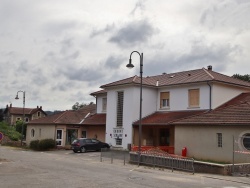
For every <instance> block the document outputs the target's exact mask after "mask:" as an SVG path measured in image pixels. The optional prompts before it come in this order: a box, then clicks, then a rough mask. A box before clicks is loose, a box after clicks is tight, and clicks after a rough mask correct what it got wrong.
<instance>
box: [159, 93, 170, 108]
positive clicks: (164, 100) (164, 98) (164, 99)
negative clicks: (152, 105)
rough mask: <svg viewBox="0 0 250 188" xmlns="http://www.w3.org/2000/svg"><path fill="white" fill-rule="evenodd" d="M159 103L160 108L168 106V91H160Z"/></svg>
mask: <svg viewBox="0 0 250 188" xmlns="http://www.w3.org/2000/svg"><path fill="white" fill-rule="evenodd" d="M160 103H161V104H160V108H167V107H169V92H161V94H160Z"/></svg>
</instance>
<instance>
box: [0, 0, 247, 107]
mask: <svg viewBox="0 0 250 188" xmlns="http://www.w3.org/2000/svg"><path fill="white" fill-rule="evenodd" d="M249 20H250V1H249V0H209V1H207V0H180V1H172V0H157V1H156V0H145V1H136V0H123V1H122V0H105V1H104V0H74V1H69V0H1V1H0V81H1V90H0V108H4V107H5V106H6V105H7V104H10V103H12V105H13V106H15V107H22V93H20V95H19V97H20V99H19V100H15V95H16V93H17V91H19V90H22V91H25V92H26V107H30V108H33V107H36V106H37V105H38V106H43V109H44V110H67V109H71V107H72V105H73V104H74V103H75V102H79V103H89V102H91V101H93V102H95V98H93V97H92V96H90V95H89V94H90V93H91V92H94V91H98V90H100V88H99V87H100V86H101V85H103V84H107V83H110V82H113V81H116V80H119V79H124V78H127V77H130V76H133V75H139V56H138V55H137V54H133V58H132V59H133V62H134V65H135V69H131V70H129V69H127V68H126V64H127V63H128V59H129V55H130V53H131V52H132V51H133V50H137V51H139V52H143V55H144V67H143V68H144V72H143V76H152V75H158V74H162V73H163V72H166V73H171V72H177V71H185V70H191V69H200V68H202V67H205V68H206V67H207V66H208V65H212V66H213V70H214V71H217V72H221V73H223V74H226V75H229V76H232V75H233V74H235V73H239V74H249V73H250V72H249V70H250V62H249V59H250V21H249Z"/></svg>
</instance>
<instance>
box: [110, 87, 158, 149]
mask: <svg viewBox="0 0 250 188" xmlns="http://www.w3.org/2000/svg"><path fill="white" fill-rule="evenodd" d="M118 91H123V92H124V104H123V105H124V106H123V140H122V147H123V148H124V149H126V148H127V144H131V143H132V123H133V122H134V121H136V120H138V119H139V112H140V87H137V86H135V87H122V88H119V89H118V88H117V89H112V90H108V92H107V93H108V94H107V96H108V97H107V120H106V142H108V143H110V144H112V145H113V146H115V145H116V143H115V139H114V138H113V137H112V136H110V134H111V135H112V134H113V128H116V109H117V92H118ZM142 99H143V100H142V117H144V116H146V115H149V114H152V113H153V112H155V111H156V106H157V104H156V103H157V90H155V89H152V88H143V90H142ZM125 135H126V136H125Z"/></svg>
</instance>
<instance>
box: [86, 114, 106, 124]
mask: <svg viewBox="0 0 250 188" xmlns="http://www.w3.org/2000/svg"><path fill="white" fill-rule="evenodd" d="M82 124H83V125H106V114H92V115H90V116H88V117H87V118H86V119H85V120H84V121H83V122H82Z"/></svg>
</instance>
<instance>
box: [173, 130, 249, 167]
mask: <svg viewBox="0 0 250 188" xmlns="http://www.w3.org/2000/svg"><path fill="white" fill-rule="evenodd" d="M246 132H248V133H250V128H247V127H242V126H205V125H192V126H190V125H177V126H175V153H176V154H178V155H181V153H182V148H183V147H187V155H188V156H189V157H194V158H195V159H202V160H211V161H221V162H229V163H232V161H233V147H235V149H234V150H240V149H242V148H240V145H241V144H242V142H241V141H238V138H239V136H241V135H242V134H243V133H246ZM217 133H222V142H223V145H222V147H218V141H217ZM233 136H234V138H235V140H236V141H235V142H234V141H233ZM236 142H237V143H236ZM234 157H235V162H250V155H246V154H239V153H235V156H234Z"/></svg>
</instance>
